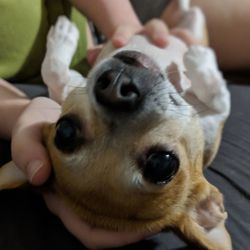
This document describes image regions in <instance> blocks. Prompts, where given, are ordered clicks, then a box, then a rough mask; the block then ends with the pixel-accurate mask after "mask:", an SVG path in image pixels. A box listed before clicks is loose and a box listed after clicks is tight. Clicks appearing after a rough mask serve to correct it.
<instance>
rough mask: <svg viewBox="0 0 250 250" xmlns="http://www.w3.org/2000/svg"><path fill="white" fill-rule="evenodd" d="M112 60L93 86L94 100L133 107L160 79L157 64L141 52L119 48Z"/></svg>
mask: <svg viewBox="0 0 250 250" xmlns="http://www.w3.org/2000/svg"><path fill="white" fill-rule="evenodd" d="M111 61H112V62H111V64H112V66H111V67H109V68H107V69H105V70H104V72H102V73H101V74H100V75H99V77H98V78H97V80H96V83H95V87H94V94H95V96H96V100H97V101H98V103H99V104H101V105H102V106H104V107H105V108H108V109H109V110H112V111H122V112H129V111H134V110H136V109H137V108H138V107H139V106H140V105H141V104H142V103H143V102H144V100H145V98H146V96H147V95H148V94H149V93H150V91H151V90H152V88H153V86H154V85H155V84H157V83H158V82H161V81H162V80H163V75H162V74H161V71H160V69H159V67H158V66H157V65H156V64H155V63H154V62H153V61H152V60H151V59H150V58H149V57H148V56H146V55H144V54H142V53H140V52H136V51H122V52H120V53H118V54H116V55H115V56H114V57H113V58H112V59H111Z"/></svg>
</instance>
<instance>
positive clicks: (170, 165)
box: [143, 151, 180, 185]
mask: <svg viewBox="0 0 250 250" xmlns="http://www.w3.org/2000/svg"><path fill="white" fill-rule="evenodd" d="M179 165H180V163H179V160H178V158H177V157H176V156H175V155H174V154H173V153H172V152H167V151H158V152H157V151H156V152H152V153H150V154H149V155H147V157H146V159H145V161H144V167H143V176H144V178H145V179H146V180H148V181H150V182H152V183H154V184H157V185H163V184H166V183H168V182H169V181H171V180H172V178H173V177H174V176H175V174H176V173H177V171H178V169H179Z"/></svg>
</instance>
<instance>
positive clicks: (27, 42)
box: [0, 0, 87, 82]
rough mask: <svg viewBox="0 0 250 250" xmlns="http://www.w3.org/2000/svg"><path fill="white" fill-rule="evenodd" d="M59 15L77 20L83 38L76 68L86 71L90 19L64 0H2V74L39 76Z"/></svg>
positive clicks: (17, 78) (26, 79)
mask: <svg viewBox="0 0 250 250" xmlns="http://www.w3.org/2000/svg"><path fill="white" fill-rule="evenodd" d="M59 15H66V16H68V17H69V18H70V19H71V20H72V21H74V22H75V23H76V25H77V27H78V29H79V31H80V40H79V44H78V48H77V51H76V53H75V55H74V58H73V61H72V68H74V69H77V70H79V71H80V72H81V73H86V70H87V66H86V60H85V57H86V50H87V42H86V40H87V39H86V25H87V22H86V19H85V18H84V17H83V16H82V15H81V14H80V13H79V12H78V11H77V10H76V9H74V8H73V7H72V6H71V5H70V4H69V2H68V1H66V0H65V1H64V0H47V1H46V0H0V77H1V78H4V79H11V80H12V81H15V82H32V80H33V81H34V79H39V76H40V69H41V63H42V60H43V58H44V55H45V48H46V36H47V33H48V30H49V27H50V26H51V25H52V24H54V23H55V21H56V19H57V17H58V16H59Z"/></svg>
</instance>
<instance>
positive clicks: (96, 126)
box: [0, 0, 232, 250]
mask: <svg viewBox="0 0 250 250" xmlns="http://www.w3.org/2000/svg"><path fill="white" fill-rule="evenodd" d="M179 5H180V10H181V11H182V15H181V17H180V22H179V23H180V27H184V28H186V29H188V30H189V32H190V33H191V34H192V35H193V36H194V37H195V38H196V39H197V40H199V41H202V42H201V43H202V44H203V45H204V44H205V42H204V41H205V40H206V39H204V27H205V18H204V16H203V13H202V12H201V10H200V9H198V8H189V1H186V0H180V1H179ZM169 39H170V42H169V45H168V46H167V47H166V48H164V49H160V48H157V47H155V46H153V45H152V44H151V43H150V42H149V41H148V40H147V39H146V38H145V37H143V36H140V35H136V36H134V37H133V38H132V39H131V41H130V42H129V43H128V45H126V46H125V47H123V48H121V49H114V48H113V47H112V44H111V43H108V44H107V45H106V46H105V48H104V49H103V51H102V53H101V54H100V56H99V57H98V59H97V62H96V64H95V66H94V67H93V68H92V70H91V71H90V73H89V75H88V77H87V78H86V79H85V78H84V77H83V76H81V75H80V74H79V73H77V72H75V71H73V70H70V69H69V65H70V62H71V59H72V56H73V54H74V51H75V49H76V46H77V40H78V31H77V29H76V27H75V26H74V25H73V24H72V23H71V22H70V21H68V20H67V19H66V18H65V17H60V18H59V20H58V21H57V24H56V25H55V26H54V27H52V28H51V30H50V32H49V35H48V41H47V53H46V57H45V60H44V62H43V65H42V75H43V79H44V82H45V83H46V84H47V85H48V88H49V93H50V96H51V97H52V98H53V99H54V100H56V101H57V102H59V103H62V114H61V116H60V119H59V120H58V121H57V123H56V124H49V125H48V126H46V128H45V129H44V140H45V143H46V146H47V148H48V151H49V154H50V157H51V162H52V165H53V176H52V178H51V181H50V184H49V185H50V188H51V189H52V190H54V191H55V192H56V193H57V194H59V195H60V196H61V197H62V198H63V199H64V200H65V202H66V203H67V204H68V205H69V206H70V207H71V208H72V209H73V210H74V211H75V212H76V213H77V214H78V215H79V216H80V217H81V218H82V219H83V220H85V221H86V222H87V223H89V224H91V225H93V226H96V227H100V228H105V229H110V230H116V231H135V232H139V231H142V232H145V231H155V230H162V229H164V228H173V229H175V230H177V231H179V232H180V233H181V234H182V235H183V236H184V237H185V238H186V239H187V240H190V241H192V242H194V243H196V244H198V245H199V246H201V247H203V248H204V249H210V250H230V249H232V246H231V239H230V236H229V234H228V232H227V230H226V228H225V221H226V218H227V213H226V211H225V209H224V205H223V196H222V194H221V193H220V192H219V190H218V189H217V188H216V187H215V186H213V185H212V184H211V183H209V182H208V181H207V180H206V179H205V177H204V175H203V170H204V168H205V167H207V166H208V165H209V164H210V163H211V162H212V160H213V159H214V157H215V155H216V153H217V150H218V147H219V144H220V140H221V135H222V130H223V126H224V123H225V121H226V119H227V117H228V115H229V113H230V94H229V92H228V90H227V87H226V82H225V80H224V79H223V76H222V74H221V73H220V71H219V69H218V66H217V62H216V58H215V55H214V53H213V51H212V50H211V49H210V48H208V47H205V46H203V45H193V46H187V44H186V43H185V42H184V41H182V40H180V39H178V38H176V37H173V36H170V38H169ZM24 182H26V178H25V176H24V175H23V174H22V173H21V172H20V171H19V170H18V169H17V168H16V167H15V166H14V165H13V164H12V163H10V164H7V165H6V166H4V167H3V168H1V170H0V189H4V188H14V187H17V186H19V185H21V184H23V183H24Z"/></svg>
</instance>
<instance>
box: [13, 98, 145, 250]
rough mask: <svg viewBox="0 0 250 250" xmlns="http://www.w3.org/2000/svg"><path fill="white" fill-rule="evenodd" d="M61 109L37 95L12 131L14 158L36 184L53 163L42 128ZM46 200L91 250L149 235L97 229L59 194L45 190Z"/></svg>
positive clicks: (53, 118) (127, 242)
mask: <svg viewBox="0 0 250 250" xmlns="http://www.w3.org/2000/svg"><path fill="white" fill-rule="evenodd" d="M60 111H61V108H60V106H59V105H58V104H57V103H56V102H54V101H52V100H51V99H49V98H36V99H34V100H32V101H31V102H30V104H29V105H28V107H27V108H26V109H25V110H24V111H23V113H22V114H21V115H20V117H19V119H18V121H17V123H16V126H15V127H14V129H13V132H12V157H13V161H14V162H15V164H16V166H18V167H20V168H21V169H22V170H23V171H24V173H25V174H26V175H27V177H28V180H29V181H30V182H31V183H32V184H33V185H41V184H43V183H44V182H45V181H46V180H47V179H48V177H49V175H50V171H51V166H50V161H49V156H48V153H47V150H46V148H45V147H44V145H43V132H42V131H43V127H44V125H45V124H46V123H52V122H53V123H54V122H56V121H57V119H58V117H59V114H60ZM44 199H45V201H46V204H47V206H48V208H49V209H50V210H51V212H52V213H54V214H55V215H57V216H58V217H59V218H60V219H61V221H62V222H63V224H64V225H65V227H66V228H67V229H68V230H69V231H70V232H71V233H72V234H73V235H74V236H75V237H76V238H78V239H79V240H80V241H81V242H82V243H83V244H84V245H85V246H87V247H88V248H90V249H97V248H98V249H100V248H107V247H118V246H123V245H126V244H130V243H133V242H136V241H139V240H141V239H143V238H145V237H146V236H148V234H147V233H146V234H144V233H117V232H110V231H105V230H102V229H97V228H93V227H91V226H89V225H88V224H87V223H85V222H84V221H82V220H81V219H80V218H78V216H77V215H76V214H74V213H73V212H72V211H71V210H70V208H68V207H67V206H66V205H65V204H64V203H63V201H62V200H61V199H60V197H59V196H58V195H55V194H52V193H45V194H44Z"/></svg>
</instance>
